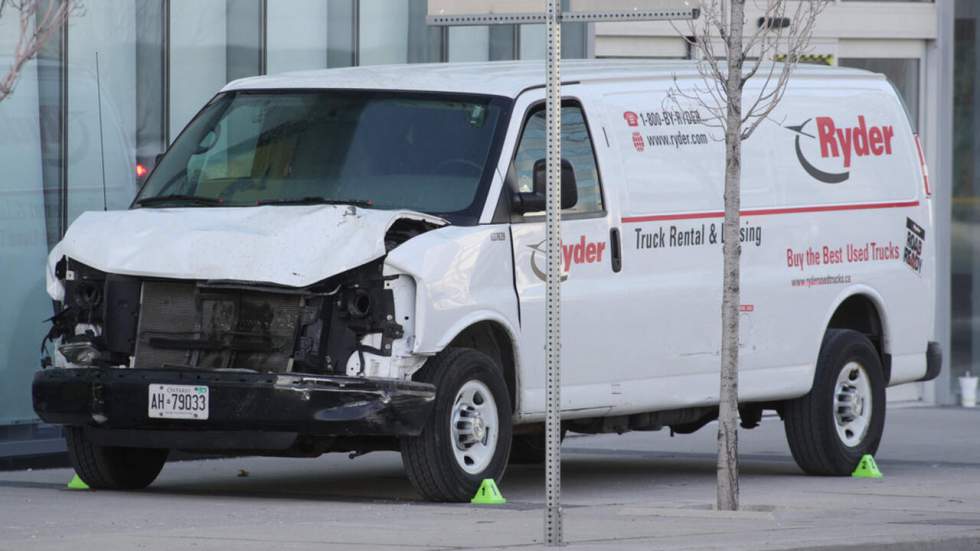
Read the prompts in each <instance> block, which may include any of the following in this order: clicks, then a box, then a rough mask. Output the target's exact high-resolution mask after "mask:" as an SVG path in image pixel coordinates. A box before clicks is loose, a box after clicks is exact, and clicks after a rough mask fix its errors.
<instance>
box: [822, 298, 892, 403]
mask: <svg viewBox="0 0 980 551" xmlns="http://www.w3.org/2000/svg"><path fill="white" fill-rule="evenodd" d="M827 328H828V329H851V330H853V331H857V332H859V333H862V334H864V336H866V337H868V340H870V341H871V344H873V345H874V347H875V350H877V351H878V356H879V357H880V358H881V366H882V368H883V369H884V371H885V373H884V375H885V384H888V381H889V380H891V356H890V355H889V354H887V353H885V329H884V325H883V324H882V322H881V314H880V313H879V312H878V307H877V306H875V303H874V302H872V300H871V299H870V298H868V297H867V296H865V295H853V296H850V297H848V298H847V299H846V300H845V301H844V302H842V303H840V306H838V307H837V311H835V312H834V315H833V316H832V317H831V318H830V323H829V324H828V325H827Z"/></svg>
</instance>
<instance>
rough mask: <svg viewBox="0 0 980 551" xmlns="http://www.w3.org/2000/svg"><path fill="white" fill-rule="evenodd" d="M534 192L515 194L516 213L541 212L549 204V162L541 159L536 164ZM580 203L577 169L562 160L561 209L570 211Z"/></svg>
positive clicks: (513, 205) (513, 206) (513, 204)
mask: <svg viewBox="0 0 980 551" xmlns="http://www.w3.org/2000/svg"><path fill="white" fill-rule="evenodd" d="M533 174H534V191H532V192H530V193H515V194H514V199H513V202H512V205H511V206H512V208H513V210H514V212H516V213H518V214H524V213H527V212H540V211H543V210H544V209H545V206H546V203H547V185H548V173H547V161H546V160H545V159H539V160H538V161H537V162H535V163H534V172H533ZM577 203H578V183H577V182H576V181H575V169H574V168H572V163H570V162H569V161H568V160H567V159H562V160H561V208H562V210H565V209H570V208H572V207H574V206H575V205H576V204H577Z"/></svg>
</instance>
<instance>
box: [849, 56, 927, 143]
mask: <svg viewBox="0 0 980 551" xmlns="http://www.w3.org/2000/svg"><path fill="white" fill-rule="evenodd" d="M838 64H839V65H840V66H841V67H853V68H855V69H865V70H867V71H871V72H874V73H881V74H883V75H885V76H886V77H888V80H889V81H890V82H891V83H892V85H893V86H895V89H896V90H897V91H898V95H899V96H900V97H901V98H902V101H903V102H904V103H905V108H906V110H907V111H908V114H909V122H910V123H911V125H912V130H913V131H916V132H917V131H918V128H919V59H918V58H908V59H902V58H896V59H891V58H860V57H851V58H844V59H841V60H840V61H838Z"/></svg>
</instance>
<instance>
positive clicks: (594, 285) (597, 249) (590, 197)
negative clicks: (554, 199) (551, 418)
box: [507, 101, 620, 415]
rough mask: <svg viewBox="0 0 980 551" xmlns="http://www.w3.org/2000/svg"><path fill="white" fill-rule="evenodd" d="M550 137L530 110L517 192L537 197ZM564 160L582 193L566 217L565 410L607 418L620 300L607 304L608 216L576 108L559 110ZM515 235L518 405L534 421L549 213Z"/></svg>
mask: <svg viewBox="0 0 980 551" xmlns="http://www.w3.org/2000/svg"><path fill="white" fill-rule="evenodd" d="M599 131H600V132H601V130H599ZM545 135H546V133H545V113H544V105H543V104H541V103H539V104H536V105H533V106H532V107H531V108H530V109H529V110H528V114H527V116H526V117H525V119H524V125H523V128H522V131H521V134H520V136H519V138H518V141H517V147H516V152H515V154H514V158H513V161H512V163H511V165H510V168H509V169H508V172H507V185H508V186H509V188H510V189H511V190H512V191H514V192H530V191H532V190H533V170H534V164H535V163H536V162H538V161H539V160H540V159H543V158H545ZM562 158H563V159H564V160H566V161H568V162H570V163H571V165H572V168H573V169H574V172H575V177H576V182H577V188H578V201H577V202H576V204H575V205H574V206H572V207H571V208H566V209H565V210H564V211H563V212H562V251H561V256H562V266H563V275H562V284H561V316H562V336H561V347H562V356H561V357H562V371H561V382H562V410H563V411H582V412H583V414H584V412H585V411H589V412H592V411H595V412H602V411H605V410H608V409H609V407H610V405H611V404H613V403H614V402H613V399H614V395H615V394H616V388H617V386H618V384H619V381H614V380H612V378H611V376H610V374H611V373H612V371H611V370H609V369H607V365H608V363H609V362H610V360H611V357H610V351H613V350H615V348H616V346H617V343H616V339H615V335H616V333H617V325H618V324H619V323H620V322H619V316H617V315H616V312H615V311H614V308H613V306H612V305H613V304H614V302H615V301H609V300H606V297H607V296H608V295H609V294H610V293H614V292H615V287H616V276H617V273H616V271H617V270H618V264H617V262H616V256H617V252H616V251H614V250H613V249H612V246H613V243H611V242H610V241H611V239H610V228H611V225H610V215H609V212H608V209H607V206H606V202H605V198H604V196H603V193H602V184H601V178H600V174H599V166H598V164H597V162H596V156H595V152H594V149H593V142H592V137H591V133H590V129H589V124H588V120H587V118H586V115H585V112H584V110H583V108H582V106H581V104H579V103H578V102H575V101H566V102H563V106H562ZM511 233H512V236H513V248H514V270H515V286H516V288H517V294H518V299H519V301H520V312H521V336H520V340H521V346H520V350H521V354H522V358H521V360H522V361H521V370H522V371H521V377H522V385H521V392H522V393H521V401H520V403H521V405H522V407H521V410H522V413H524V414H525V415H527V414H530V415H536V414H540V413H541V412H543V411H544V402H545V399H544V397H545V383H546V381H545V376H546V373H545V350H544V344H543V343H544V342H545V295H546V290H545V287H546V283H545V279H546V275H545V274H546V270H547V251H546V242H545V223H544V213H543V212H538V213H526V214H523V215H516V214H515V215H514V216H513V218H512V220H511ZM614 267H616V270H614Z"/></svg>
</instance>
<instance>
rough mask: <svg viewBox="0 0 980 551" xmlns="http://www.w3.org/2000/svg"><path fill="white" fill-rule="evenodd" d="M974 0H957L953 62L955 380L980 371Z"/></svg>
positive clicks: (979, 127) (979, 101)
mask: <svg viewBox="0 0 980 551" xmlns="http://www.w3.org/2000/svg"><path fill="white" fill-rule="evenodd" d="M978 16H980V10H977V6H976V3H975V2H973V1H972V0H970V1H962V0H958V1H957V2H956V23H955V38H954V40H955V48H954V62H953V181H952V185H953V198H952V203H953V204H952V211H953V219H952V225H951V229H950V235H951V238H952V239H951V241H952V242H951V254H950V259H951V264H952V266H951V274H950V277H951V281H950V294H951V297H950V299H951V300H950V303H951V310H952V320H951V321H950V339H951V350H950V354H949V364H948V365H949V366H950V375H951V378H952V380H954V381H955V380H956V377H958V376H962V375H964V374H965V373H966V372H968V371H971V372H972V373H973V374H974V375H975V374H977V372H978V371H980V367H978V362H980V237H978V236H980V140H978V139H977V132H978V131H980V94H978V93H977V91H978V89H977V75H978V67H980V66H978V59H980V57H978V56H977V19H978Z"/></svg>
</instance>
